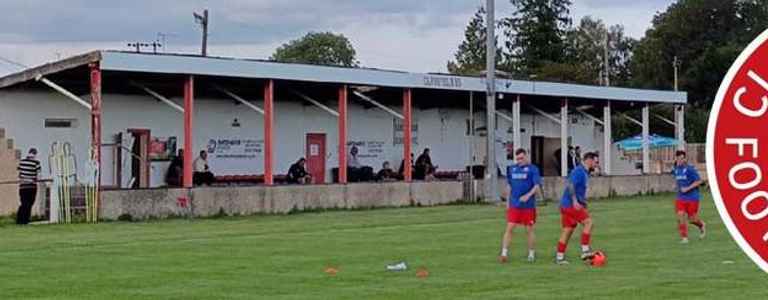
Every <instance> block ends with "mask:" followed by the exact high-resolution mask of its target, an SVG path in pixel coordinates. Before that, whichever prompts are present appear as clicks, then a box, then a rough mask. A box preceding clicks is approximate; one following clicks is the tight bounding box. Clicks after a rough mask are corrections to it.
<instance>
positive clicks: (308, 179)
mask: <svg viewBox="0 0 768 300" xmlns="http://www.w3.org/2000/svg"><path fill="white" fill-rule="evenodd" d="M306 163H307V160H306V159H304V158H303V157H302V158H299V160H298V161H297V162H296V163H294V164H292V165H291V168H290V169H288V176H287V178H286V179H287V181H288V183H292V184H310V183H312V176H311V175H309V173H307V169H306V168H305V167H304V166H305V165H306Z"/></svg>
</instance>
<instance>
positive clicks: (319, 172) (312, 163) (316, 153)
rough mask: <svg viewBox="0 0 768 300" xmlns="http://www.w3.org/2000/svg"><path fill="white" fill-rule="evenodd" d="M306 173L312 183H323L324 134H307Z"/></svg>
mask: <svg viewBox="0 0 768 300" xmlns="http://www.w3.org/2000/svg"><path fill="white" fill-rule="evenodd" d="M307 171H308V172H309V174H310V175H312V183H314V184H321V183H325V133H308V134H307Z"/></svg>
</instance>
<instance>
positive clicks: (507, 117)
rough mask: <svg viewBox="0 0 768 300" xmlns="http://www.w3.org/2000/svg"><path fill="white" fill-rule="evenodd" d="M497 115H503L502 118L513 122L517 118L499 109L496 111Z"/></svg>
mask: <svg viewBox="0 0 768 300" xmlns="http://www.w3.org/2000/svg"><path fill="white" fill-rule="evenodd" d="M496 115H497V116H499V117H501V118H502V119H504V120H507V121H510V122H513V123H514V122H515V119H514V118H512V117H510V116H509V115H507V114H505V113H503V112H500V111H498V110H497V111H496Z"/></svg>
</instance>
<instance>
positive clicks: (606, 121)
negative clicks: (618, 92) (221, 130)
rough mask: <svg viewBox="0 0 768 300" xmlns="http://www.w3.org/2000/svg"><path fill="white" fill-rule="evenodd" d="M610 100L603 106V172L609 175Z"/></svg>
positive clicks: (610, 138)
mask: <svg viewBox="0 0 768 300" xmlns="http://www.w3.org/2000/svg"><path fill="white" fill-rule="evenodd" d="M611 130H612V128H611V101H607V102H606V103H605V106H603V155H602V156H603V157H602V159H601V160H600V162H601V163H602V165H603V168H602V169H603V174H605V175H611V149H613V133H612V132H611Z"/></svg>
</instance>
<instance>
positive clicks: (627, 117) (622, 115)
mask: <svg viewBox="0 0 768 300" xmlns="http://www.w3.org/2000/svg"><path fill="white" fill-rule="evenodd" d="M620 115H621V117H622V118H624V119H627V120H629V121H630V122H632V123H635V124H637V126H641V127H642V126H643V122H640V121H638V120H637V119H635V118H633V117H630V116H628V115H627V114H624V113H622V114H620Z"/></svg>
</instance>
